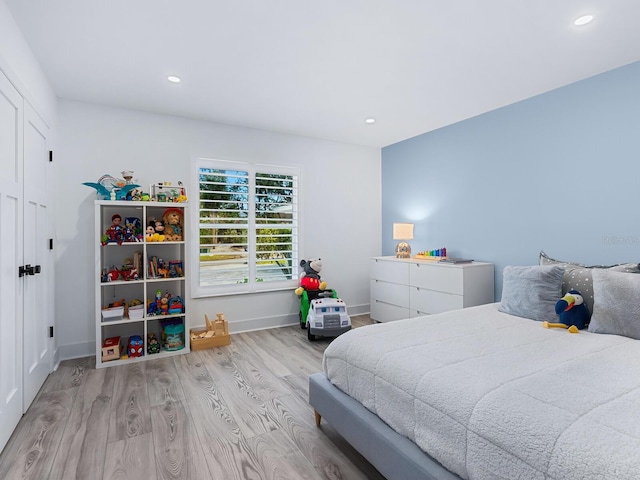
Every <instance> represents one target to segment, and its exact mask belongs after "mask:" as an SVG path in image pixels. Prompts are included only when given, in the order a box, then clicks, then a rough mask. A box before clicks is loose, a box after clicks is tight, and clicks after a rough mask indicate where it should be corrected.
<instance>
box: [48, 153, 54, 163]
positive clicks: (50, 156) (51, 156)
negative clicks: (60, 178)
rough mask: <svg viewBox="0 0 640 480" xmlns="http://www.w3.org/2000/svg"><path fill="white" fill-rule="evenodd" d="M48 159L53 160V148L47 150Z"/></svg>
mask: <svg viewBox="0 0 640 480" xmlns="http://www.w3.org/2000/svg"><path fill="white" fill-rule="evenodd" d="M49 161H50V162H53V150H49Z"/></svg>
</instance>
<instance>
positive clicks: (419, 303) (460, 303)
mask: <svg viewBox="0 0 640 480" xmlns="http://www.w3.org/2000/svg"><path fill="white" fill-rule="evenodd" d="M409 304H410V305H411V310H416V311H417V312H419V313H420V314H426V313H429V314H433V313H441V312H446V311H449V310H456V309H459V308H463V307H464V297H463V296H462V295H454V294H451V293H445V292H436V291H434V290H426V289H423V288H417V287H411V291H410V294H409Z"/></svg>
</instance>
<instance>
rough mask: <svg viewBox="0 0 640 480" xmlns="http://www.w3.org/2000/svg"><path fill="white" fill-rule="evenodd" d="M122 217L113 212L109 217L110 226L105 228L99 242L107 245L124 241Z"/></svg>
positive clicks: (119, 243)
mask: <svg viewBox="0 0 640 480" xmlns="http://www.w3.org/2000/svg"><path fill="white" fill-rule="evenodd" d="M121 224H122V217H121V216H120V215H119V214H117V213H116V214H114V215H113V216H112V217H111V226H110V227H109V228H107V230H106V231H105V232H104V235H103V236H102V239H101V240H102V241H101V244H102V245H103V246H104V245H107V244H109V243H117V244H118V245H122V242H124V228H123V227H122V225H121Z"/></svg>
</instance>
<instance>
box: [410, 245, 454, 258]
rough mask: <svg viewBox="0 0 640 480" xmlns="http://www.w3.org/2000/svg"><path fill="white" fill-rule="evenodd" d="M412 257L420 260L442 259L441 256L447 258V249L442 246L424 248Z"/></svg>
mask: <svg viewBox="0 0 640 480" xmlns="http://www.w3.org/2000/svg"><path fill="white" fill-rule="evenodd" d="M414 258H419V259H421V260H435V261H437V260H442V259H443V258H447V249H446V248H445V247H442V248H437V249H435V250H425V251H424V252H418V254H417V255H415V256H414Z"/></svg>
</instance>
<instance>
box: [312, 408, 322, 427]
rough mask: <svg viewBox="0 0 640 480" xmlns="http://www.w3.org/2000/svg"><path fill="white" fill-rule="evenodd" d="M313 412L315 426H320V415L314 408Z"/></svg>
mask: <svg viewBox="0 0 640 480" xmlns="http://www.w3.org/2000/svg"><path fill="white" fill-rule="evenodd" d="M313 414H314V415H315V417H316V427H319V426H320V420H322V416H321V415H320V414H319V413H318V411H317V410H315V409H314V410H313Z"/></svg>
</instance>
